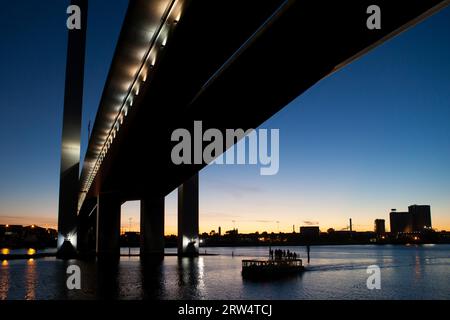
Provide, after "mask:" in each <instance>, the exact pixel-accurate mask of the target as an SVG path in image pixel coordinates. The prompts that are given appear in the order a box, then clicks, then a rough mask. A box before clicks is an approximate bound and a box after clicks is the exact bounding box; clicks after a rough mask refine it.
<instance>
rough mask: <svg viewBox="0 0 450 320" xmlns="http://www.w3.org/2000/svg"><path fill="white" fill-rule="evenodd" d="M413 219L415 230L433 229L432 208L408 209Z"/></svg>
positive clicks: (411, 207) (423, 206)
mask: <svg viewBox="0 0 450 320" xmlns="http://www.w3.org/2000/svg"><path fill="white" fill-rule="evenodd" d="M408 210H409V213H411V215H412V219H413V230H414V231H423V230H424V229H431V208H430V206H428V205H417V204H415V205H412V206H409V207H408Z"/></svg>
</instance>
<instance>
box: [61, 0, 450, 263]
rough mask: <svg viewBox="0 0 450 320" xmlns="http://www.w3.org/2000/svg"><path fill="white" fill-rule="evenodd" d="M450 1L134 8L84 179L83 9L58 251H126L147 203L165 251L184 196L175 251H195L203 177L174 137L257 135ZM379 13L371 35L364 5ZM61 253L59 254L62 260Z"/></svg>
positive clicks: (186, 2) (166, 3)
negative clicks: (171, 198)
mask: <svg viewBox="0 0 450 320" xmlns="http://www.w3.org/2000/svg"><path fill="white" fill-rule="evenodd" d="M449 3H450V1H449V0H428V1H421V0H398V1H387V0H383V1H381V0H380V1H368V0H359V1H358V0H354V1H331V0H330V1H325V0H320V1H312V0H305V1H301V0H297V1H296V0H264V1H261V0H248V1H247V0H246V1H238V0H215V1H209V0H203V1H202V0H196V1H193V0H132V1H130V4H129V7H128V9H127V13H126V17H125V19H124V23H123V26H122V30H121V33H120V36H119V40H118V43H117V47H116V51H115V53H114V57H113V61H112V64H111V67H110V70H109V73H108V77H107V79H106V82H105V86H104V91H103V94H102V97H101V101H100V105H99V107H98V112H97V115H96V118H95V122H94V125H93V128H92V134H91V136H90V138H89V144H88V149H87V152H86V155H85V158H84V162H83V164H82V170H81V175H80V174H79V162H80V127H81V108H82V103H81V101H82V94H83V92H82V91H83V90H82V87H83V77H84V74H83V68H84V51H85V35H86V28H87V26H86V24H87V20H86V15H87V0H72V4H74V5H78V6H79V7H80V8H81V13H82V27H81V29H80V30H70V31H69V46H68V56H67V71H66V94H65V107H64V120H63V121H64V124H63V141H62V160H61V184H60V202H59V216H58V219H59V222H58V229H59V236H58V249H59V252H61V251H62V248H63V247H65V246H67V244H71V245H72V246H73V248H76V249H77V250H78V251H79V252H89V251H91V252H95V253H96V254H97V255H112V256H117V255H118V254H119V238H120V207H121V204H123V203H124V202H126V201H131V200H140V201H141V254H142V255H144V256H146V255H162V254H163V253H164V197H165V196H166V195H167V194H169V193H170V192H172V191H173V190H175V189H177V188H178V242H179V244H178V253H179V255H187V256H192V255H197V254H198V245H199V239H198V233H199V232H198V222H199V212H198V211H199V189H198V187H199V179H198V172H199V171H200V170H201V169H202V168H203V167H204V166H206V165H207V164H206V163H201V164H195V165H176V164H174V163H173V162H172V160H171V149H172V147H173V145H174V143H173V142H172V141H171V134H172V132H173V130H175V129H177V128H186V129H187V130H189V131H190V132H193V131H194V129H193V124H194V121H195V120H201V121H202V123H203V128H204V130H206V129H208V128H217V129H219V130H221V131H224V130H225V129H227V128H243V129H244V130H245V129H248V128H256V127H258V126H260V125H261V124H262V123H263V122H264V121H266V120H268V119H269V118H270V117H272V116H273V115H274V114H275V113H277V112H278V111H279V110H281V109H282V108H283V107H284V106H286V105H287V104H288V103H289V102H290V101H292V100H293V99H295V98H296V97H297V96H299V95H300V94H302V93H303V92H304V91H305V90H307V89H308V88H310V87H311V86H312V85H314V84H315V83H317V82H318V81H320V80H321V79H323V78H324V77H327V76H328V75H330V74H332V73H333V72H335V71H337V70H339V69H340V68H342V67H344V66H346V65H347V64H349V63H351V62H352V61H354V60H355V59H357V58H359V57H360V56H362V55H364V54H365V53H367V52H368V51H370V50H371V49H373V48H375V47H376V46H378V45H380V44H382V43H383V42H385V41H387V40H388V39H390V38H392V37H394V36H396V35H398V34H399V33H401V32H403V31H405V30H406V29H408V28H409V27H411V26H413V25H415V24H417V23H418V22H420V21H422V20H424V19H426V18H427V17H429V16H431V15H432V14H434V13H435V12H437V11H439V10H440V9H442V8H444V7H445V6H447V5H448V4H449ZM373 4H375V5H377V6H378V7H379V8H380V10H381V28H379V29H377V28H375V29H373V28H368V27H367V25H366V21H367V19H368V17H369V16H370V14H368V12H367V8H368V7H369V6H371V5H373ZM61 256H63V255H62V254H61Z"/></svg>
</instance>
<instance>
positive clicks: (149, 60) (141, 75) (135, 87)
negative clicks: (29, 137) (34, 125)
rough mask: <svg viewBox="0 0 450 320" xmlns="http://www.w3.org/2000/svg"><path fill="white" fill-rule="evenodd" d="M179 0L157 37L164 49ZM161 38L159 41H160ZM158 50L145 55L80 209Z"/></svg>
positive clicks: (79, 205) (103, 147) (82, 196)
mask: <svg viewBox="0 0 450 320" xmlns="http://www.w3.org/2000/svg"><path fill="white" fill-rule="evenodd" d="M177 2H179V1H174V3H173V4H172V6H171V10H170V12H169V14H168V15H167V17H166V19H165V22H164V25H163V26H161V28H160V29H159V31H158V34H157V35H156V38H155V44H156V43H158V42H159V43H160V46H159V48H160V49H163V48H164V47H165V45H166V43H167V37H168V33H169V32H168V31H169V30H167V32H163V31H166V30H165V29H166V28H170V23H169V21H170V17H171V16H175V15H176V16H175V17H174V18H173V20H172V21H173V25H176V24H177V23H178V21H179V20H180V17H181V8H179V10H178V12H176V10H174V8H176V7H177V6H176V4H177ZM158 40H159V41H158ZM157 50H158V48H157V47H155V46H153V47H152V48H150V49H149V50H148V52H147V54H146V56H145V59H144V63H143V64H142V66H141V68H140V69H139V70H138V71H137V76H136V77H135V78H134V81H133V83H132V84H131V86H130V88H131V90H129V91H128V93H127V95H126V96H125V98H124V100H123V103H122V106H121V108H120V110H119V112H118V115H117V117H116V119H115V120H114V123H113V125H112V126H111V129H110V131H109V133H108V135H107V137H106V139H105V142H104V144H103V146H102V148H101V150H100V152H99V154H98V156H97V160H96V162H95V165H94V166H93V167H92V169H91V171H90V173H89V175H88V178H87V180H86V181H85V182H84V187H83V193H82V195H81V196H80V201H79V203H78V211H79V210H80V209H81V205H82V204H83V202H84V199H85V198H86V194H87V192H88V191H89V189H90V187H91V185H92V183H93V182H94V179H95V177H96V175H97V172H98V170H99V169H100V166H101V164H102V162H103V160H104V159H105V157H106V154H107V153H108V151H109V149H110V147H111V145H112V143H113V141H114V139H115V138H116V136H117V133H118V132H119V129H120V127H121V126H122V124H123V122H124V120H125V117H126V116H127V115H128V114H129V112H130V109H131V108H132V107H133V100H134V99H135V98H136V97H137V96H138V95H139V92H140V90H141V86H142V85H143V84H144V83H145V82H146V81H147V78H148V75H149V72H150V70H151V69H153V67H154V66H155V61H156V51H157Z"/></svg>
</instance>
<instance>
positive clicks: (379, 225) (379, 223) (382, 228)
mask: <svg viewBox="0 0 450 320" xmlns="http://www.w3.org/2000/svg"><path fill="white" fill-rule="evenodd" d="M374 231H375V233H376V234H377V235H378V236H380V235H383V234H385V233H386V225H385V221H384V219H376V220H375V229H374Z"/></svg>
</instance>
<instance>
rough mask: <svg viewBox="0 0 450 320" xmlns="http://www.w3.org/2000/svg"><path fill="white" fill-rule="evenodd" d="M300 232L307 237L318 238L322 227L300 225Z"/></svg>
mask: <svg viewBox="0 0 450 320" xmlns="http://www.w3.org/2000/svg"><path fill="white" fill-rule="evenodd" d="M300 234H301V235H302V236H304V237H307V238H316V237H317V238H318V237H319V235H320V229H319V227H315V226H306V227H300Z"/></svg>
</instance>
